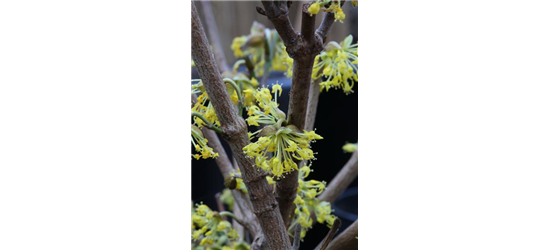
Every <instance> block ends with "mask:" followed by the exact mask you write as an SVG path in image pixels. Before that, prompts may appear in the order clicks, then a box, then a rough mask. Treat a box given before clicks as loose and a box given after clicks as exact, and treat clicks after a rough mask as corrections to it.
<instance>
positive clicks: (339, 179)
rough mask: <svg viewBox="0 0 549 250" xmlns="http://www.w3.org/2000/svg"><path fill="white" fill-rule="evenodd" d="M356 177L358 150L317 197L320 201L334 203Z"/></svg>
mask: <svg viewBox="0 0 549 250" xmlns="http://www.w3.org/2000/svg"><path fill="white" fill-rule="evenodd" d="M357 176H358V150H357V151H355V152H353V155H352V156H351V158H350V159H349V161H347V163H345V166H343V168H342V169H341V170H339V172H338V173H337V175H336V176H335V177H334V178H333V179H332V181H330V183H329V184H328V186H327V187H326V189H325V190H324V192H323V193H322V194H321V195H320V196H319V197H318V198H319V199H320V200H322V201H327V202H330V203H332V202H334V201H335V200H336V199H337V197H339V196H340V195H341V194H342V193H343V191H345V189H347V187H348V186H349V185H350V184H351V182H353V180H354V179H355V178H356V177H357Z"/></svg>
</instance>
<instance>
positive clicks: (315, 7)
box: [307, 2, 320, 16]
mask: <svg viewBox="0 0 549 250" xmlns="http://www.w3.org/2000/svg"><path fill="white" fill-rule="evenodd" d="M307 10H308V11H309V13H311V16H312V15H313V14H314V15H316V14H318V11H319V10H320V4H318V3H316V2H315V3H313V4H311V5H310V6H309V9H307Z"/></svg>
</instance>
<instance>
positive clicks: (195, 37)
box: [191, 1, 291, 249]
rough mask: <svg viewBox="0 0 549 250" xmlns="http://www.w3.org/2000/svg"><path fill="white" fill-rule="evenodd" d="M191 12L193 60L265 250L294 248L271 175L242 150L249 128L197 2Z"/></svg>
mask: <svg viewBox="0 0 549 250" xmlns="http://www.w3.org/2000/svg"><path fill="white" fill-rule="evenodd" d="M191 12H192V18H191V29H192V34H191V38H192V40H191V44H192V57H193V60H194V62H195V64H196V68H197V69H198V73H199V75H200V77H201V79H202V81H203V83H204V87H205V88H206V92H207V93H208V96H209V97H210V101H211V103H212V105H213V107H214V109H215V111H216V114H217V117H218V119H219V121H220V123H221V124H222V128H223V131H225V133H224V135H223V136H224V138H225V140H226V141H227V142H228V143H229V146H230V147H231V151H232V153H233V156H234V157H235V158H236V161H237V162H238V165H239V166H240V168H241V172H242V176H243V180H244V183H245V184H246V187H247V188H248V191H249V195H250V200H251V203H252V208H253V211H254V213H255V214H256V216H257V218H258V220H259V224H260V226H261V229H262V231H263V234H264V235H265V238H264V241H263V247H264V249H290V248H291V244H290V241H289V238H288V236H287V235H286V228H285V226H284V222H283V220H282V217H281V216H280V211H279V208H278V203H277V201H276V199H275V198H274V196H273V195H272V193H271V192H270V191H269V189H270V187H269V184H268V183H267V180H266V179H265V176H266V175H267V174H266V173H265V172H264V171H258V168H257V167H255V166H254V163H253V160H252V159H250V158H246V156H245V155H244V152H243V151H242V148H243V147H244V146H246V145H248V144H249V143H250V140H249V138H248V134H247V133H248V129H247V126H246V123H245V121H244V119H242V117H240V116H238V113H237V110H236V109H235V107H234V105H233V104H232V101H231V99H230V97H229V93H228V92H227V88H226V87H225V84H224V83H223V80H222V79H221V75H220V74H219V70H218V68H217V65H216V63H215V60H214V58H213V55H212V52H211V50H210V47H209V44H208V39H207V38H206V35H205V33H204V28H203V27H202V24H201V22H200V19H199V17H198V13H197V11H196V6H195V4H194V1H193V2H192V11H191Z"/></svg>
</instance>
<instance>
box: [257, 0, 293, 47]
mask: <svg viewBox="0 0 549 250" xmlns="http://www.w3.org/2000/svg"><path fill="white" fill-rule="evenodd" d="M261 2H262V3H263V7H264V12H265V13H264V14H265V16H267V18H269V20H270V21H271V22H272V23H273V25H274V26H275V28H276V30H277V31H278V35H280V38H282V41H284V45H286V47H288V46H290V45H291V44H293V43H294V42H295V41H296V39H297V36H298V35H297V33H296V32H295V30H294V28H293V27H292V23H291V22H290V18H289V17H288V5H287V3H286V1H269V0H262V1H261ZM258 11H259V10H258Z"/></svg>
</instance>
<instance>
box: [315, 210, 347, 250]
mask: <svg viewBox="0 0 549 250" xmlns="http://www.w3.org/2000/svg"><path fill="white" fill-rule="evenodd" d="M340 226H341V220H340V219H339V218H336V219H335V221H334V224H333V225H332V228H330V231H328V234H327V235H326V237H324V239H323V240H322V242H320V244H318V246H317V247H316V248H315V250H325V249H326V248H327V247H328V244H330V242H332V239H333V238H334V236H335V234H336V233H337V230H339V227H340Z"/></svg>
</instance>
